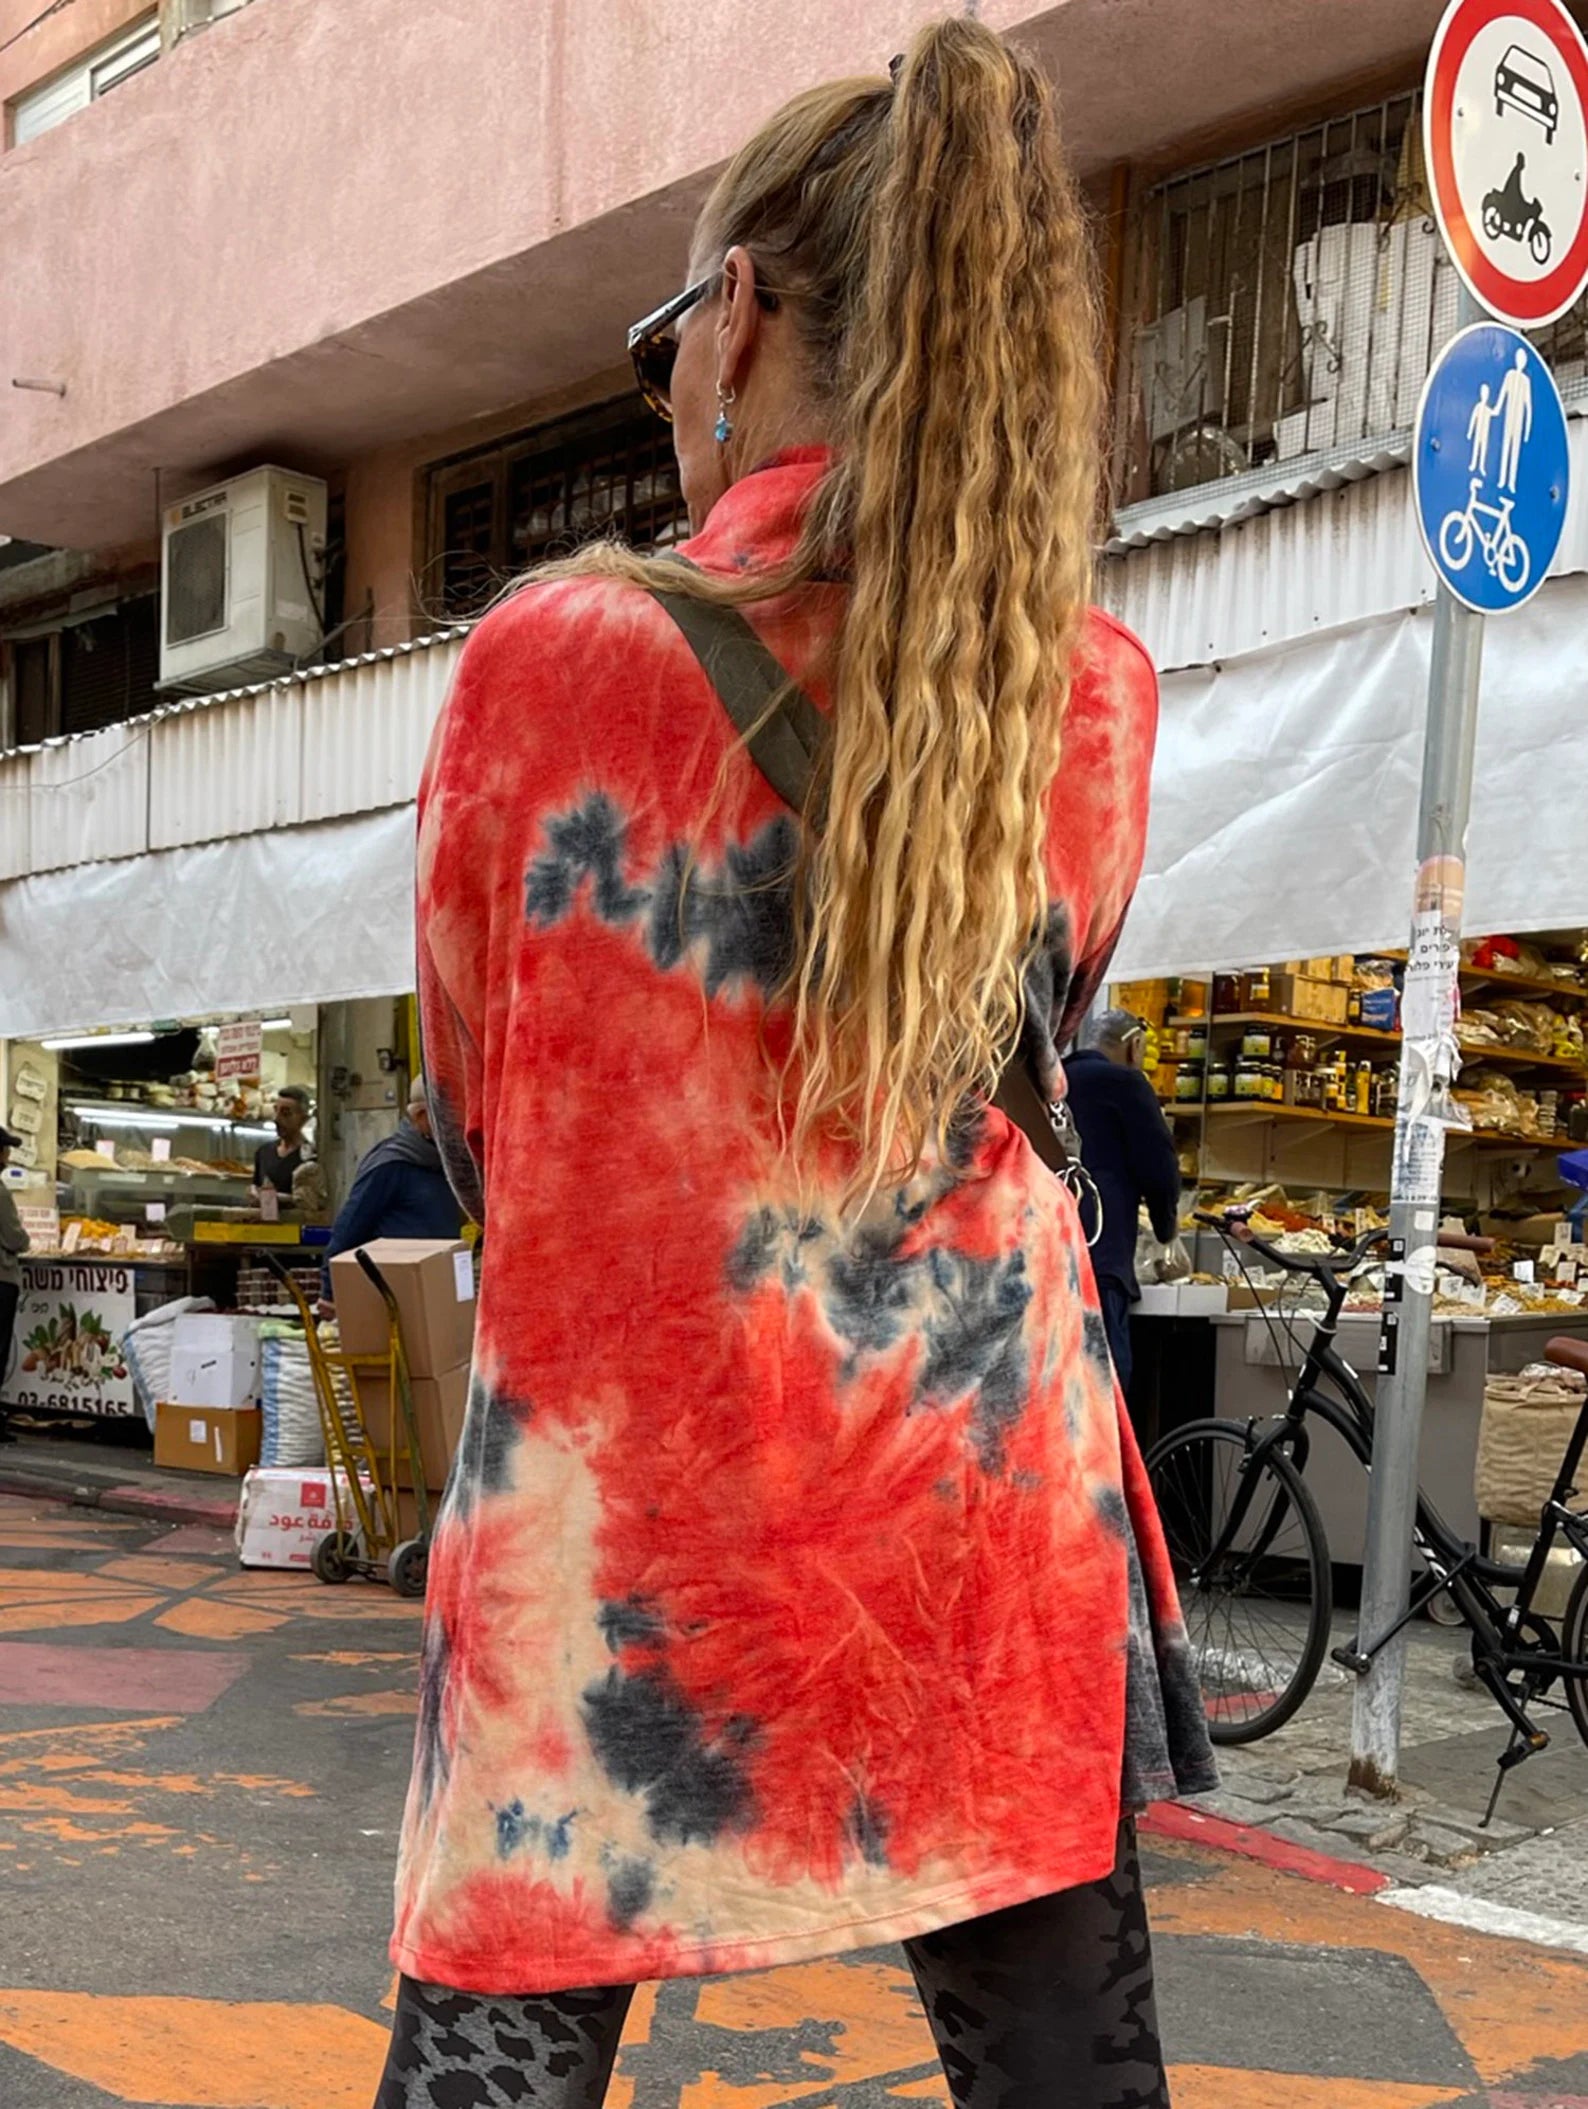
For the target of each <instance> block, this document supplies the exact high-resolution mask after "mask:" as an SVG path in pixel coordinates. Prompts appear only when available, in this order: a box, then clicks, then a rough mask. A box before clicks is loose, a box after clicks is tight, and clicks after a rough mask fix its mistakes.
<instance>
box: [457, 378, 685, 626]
mask: <svg viewBox="0 0 1588 2109" xmlns="http://www.w3.org/2000/svg"><path fill="white" fill-rule="evenodd" d="M429 514H430V549H429V561H428V564H427V567H426V574H425V575H426V581H427V589H428V590H427V592H426V594H425V597H424V612H425V614H426V616H427V617H430V618H432V619H442V620H448V621H455V620H457V619H459V618H462V617H467V616H471V615H477V614H478V613H479V612H480V610H481V609H482V608H483V607H485V606H486V605H487V604H488V603H489V602H490V600H491V599H492V598H493V596H494V595H495V594H496V593H498V592H499V591H500V590H501V588H502V587H503V586H504V585H506V584H507V583H508V582H509V581H510V580H511V579H513V578H516V577H517V576H518V575H519V574H520V573H521V572H523V571H525V570H527V569H528V568H529V567H530V566H531V565H532V564H538V563H542V562H544V561H545V560H546V559H547V558H549V557H557V556H566V555H568V554H569V553H570V552H571V551H573V550H575V549H577V548H578V547H579V546H580V544H581V543H584V542H589V541H593V540H595V539H596V538H598V537H612V538H613V539H616V540H619V541H623V542H626V543H628V544H629V545H630V546H631V547H632V548H635V549H642V550H643V549H657V548H665V547H666V546H667V545H668V544H670V543H672V542H675V541H678V540H679V539H680V538H681V537H682V536H683V534H684V533H685V532H687V528H686V515H685V511H684V502H683V496H682V493H681V492H680V490H679V487H678V468H677V464H676V463H675V461H674V459H673V447H672V440H671V438H670V437H669V435H668V432H667V430H666V427H665V426H663V425H662V424H661V423H660V422H659V421H658V419H657V418H656V417H655V415H654V414H653V413H652V412H651V411H649V410H647V409H646V407H645V405H644V404H643V403H642V402H641V400H640V398H639V397H638V396H637V395H636V396H623V397H621V398H619V399H618V400H617V401H616V402H612V403H607V404H604V405H603V406H602V407H601V408H600V409H599V410H593V411H589V412H585V413H583V414H581V415H580V416H578V417H575V418H568V419H563V420H561V421H559V422H558V423H556V424H553V425H545V426H541V427H538V428H536V429H535V430H533V431H530V432H524V433H517V434H515V435H514V436H513V437H512V438H511V439H509V440H505V441H503V442H502V443H501V444H500V445H499V446H496V447H493V448H491V449H490V450H489V451H487V452H483V453H479V454H474V455H470V456H467V457H465V458H464V459H463V460H461V461H454V462H449V463H439V464H437V466H436V467H435V468H433V469H432V470H431V472H430V507H429Z"/></svg>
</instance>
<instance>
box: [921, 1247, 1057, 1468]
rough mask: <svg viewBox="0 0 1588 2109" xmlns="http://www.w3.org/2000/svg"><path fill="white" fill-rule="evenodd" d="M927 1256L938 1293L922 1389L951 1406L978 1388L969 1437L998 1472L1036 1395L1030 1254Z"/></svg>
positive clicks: (987, 1465) (931, 1310) (928, 1397)
mask: <svg viewBox="0 0 1588 2109" xmlns="http://www.w3.org/2000/svg"><path fill="white" fill-rule="evenodd" d="M929 1258H930V1262H931V1274H932V1282H933V1287H934V1289H935V1291H936V1295H935V1297H934V1299H933V1301H932V1303H931V1305H930V1307H929V1309H928V1313H927V1317H926V1323H925V1327H924V1332H925V1339H926V1361H925V1364H924V1367H923V1368H922V1371H921V1379H920V1394H921V1397H922V1399H923V1400H925V1401H926V1402H928V1403H929V1404H942V1405H951V1404H952V1403H953V1402H954V1401H955V1400H956V1399H961V1398H963V1397H964V1396H965V1394H966V1393H967V1392H970V1391H974V1392H975V1394H976V1404H975V1406H974V1408H973V1410H972V1414H971V1440H972V1442H973V1443H974V1444H975V1447H976V1455H977V1458H978V1460H979V1461H980V1464H981V1467H982V1470H983V1471H984V1472H987V1473H989V1474H997V1473H1000V1472H1002V1470H1003V1469H1004V1451H1005V1445H1006V1442H1007V1439H1008V1436H1009V1434H1010V1431H1011V1430H1012V1429H1013V1428H1014V1427H1015V1426H1016V1425H1017V1423H1018V1422H1019V1420H1020V1417H1021V1415H1022V1414H1023V1413H1024V1412H1025V1409H1026V1403H1027V1401H1028V1399H1029V1398H1030V1396H1031V1362H1030V1356H1029V1353H1028V1350H1027V1344H1026V1313H1027V1311H1028V1309H1029V1307H1030V1304H1031V1283H1030V1280H1029V1279H1028V1277H1027V1274H1026V1258H1025V1254H1024V1253H1023V1252H1020V1251H1016V1252H1013V1253H1009V1254H1007V1255H1006V1256H1005V1257H1003V1258H1001V1259H987V1260H982V1259H972V1258H968V1257H967V1256H966V1255H965V1254H963V1253H958V1252H948V1251H944V1250H942V1249H941V1248H939V1249H937V1250H935V1251H934V1252H932V1253H931V1254H930V1255H929Z"/></svg>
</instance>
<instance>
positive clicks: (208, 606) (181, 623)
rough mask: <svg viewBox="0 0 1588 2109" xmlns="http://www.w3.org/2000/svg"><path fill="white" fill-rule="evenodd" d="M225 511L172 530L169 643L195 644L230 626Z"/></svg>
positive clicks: (167, 612)
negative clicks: (227, 602)
mask: <svg viewBox="0 0 1588 2109" xmlns="http://www.w3.org/2000/svg"><path fill="white" fill-rule="evenodd" d="M229 519H230V515H229V514H228V513H227V512H226V511H225V509H224V508H223V509H222V510H221V511H219V512H213V513H205V514H203V515H202V516H201V517H200V518H199V519H197V520H189V521H188V522H187V523H186V525H185V526H182V527H178V528H175V529H173V530H172V533H171V535H170V537H169V539H168V542H167V546H166V607H165V641H166V643H167V644H168V645H172V644H190V643H191V642H192V641H193V639H194V638H195V637H208V636H210V635H211V634H212V633H213V632H214V631H216V630H224V629H225V627H226V539H227V533H228V522H229Z"/></svg>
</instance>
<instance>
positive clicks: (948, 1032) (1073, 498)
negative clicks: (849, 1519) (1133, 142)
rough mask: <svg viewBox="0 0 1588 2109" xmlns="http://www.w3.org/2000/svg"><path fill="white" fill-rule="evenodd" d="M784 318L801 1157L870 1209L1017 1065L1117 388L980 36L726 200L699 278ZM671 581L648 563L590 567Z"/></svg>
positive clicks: (855, 94)
mask: <svg viewBox="0 0 1588 2109" xmlns="http://www.w3.org/2000/svg"><path fill="white" fill-rule="evenodd" d="M736 243H742V244H743V245H744V246H745V247H746V248H747V249H748V250H749V251H750V253H751V255H752V256H753V257H754V259H755V263H756V268H757V272H758V274H760V275H762V276H764V278H765V280H766V281H767V283H769V284H770V285H771V286H773V287H774V288H775V289H776V290H777V291H778V293H779V295H780V296H781V297H783V298H784V299H786V300H787V302H788V304H789V307H790V310H791V312H792V313H793V315H794V316H795V317H796V319H797V321H798V324H799V327H800V330H801V332H802V337H803V343H804V349H805V352H806V357H807V364H808V368H809V372H810V375H811V378H812V383H813V386H814V387H815V389H816V390H817V392H818V394H819V395H820V396H821V398H822V399H823V408H824V410H825V412H826V415H827V418H828V421H829V424H830V427H831V430H832V432H833V437H834V460H833V466H832V468H831V470H830V471H829V473H828V474H827V476H826V477H825V478H824V480H823V483H822V485H821V487H820V489H819V491H818V493H817V496H816V499H815V502H814V504H813V506H812V509H811V511H810V514H809V516H808V519H807V522H806V525H805V530H804V534H803V536H802V539H801V542H800V545H799V547H798V549H797V550H796V552H795V554H794V556H793V558H792V560H791V562H790V564H789V565H788V566H787V567H786V568H785V569H783V570H781V571H780V572H779V573H778V574H777V576H776V578H775V579H768V578H766V577H762V578H759V579H749V580H744V579H736V580H732V581H724V580H711V579H708V578H706V577H705V576H704V575H702V574H694V575H692V576H691V575H686V577H687V578H688V584H687V586H686V585H685V580H684V579H683V578H681V577H680V575H679V573H678V571H677V570H676V568H671V569H669V570H668V571H667V573H666V581H667V584H668V585H669V586H670V587H671V588H672V590H674V591H677V590H679V589H680V587H681V586H684V588H685V590H689V591H693V592H696V593H698V594H699V595H700V596H701V597H703V598H707V599H712V600H719V601H741V602H742V601H746V600H752V599H755V598H760V597H763V596H765V595H767V594H769V593H771V592H785V591H788V590H789V589H790V588H797V587H798V586H800V585H801V584H803V583H805V582H807V581H809V580H812V579H816V578H831V577H833V576H835V575H845V576H847V577H848V578H849V579H850V580H851V581H852V591H851V594H850V596H849V599H848V603H847V607H846V611H845V613H844V616H843V618H842V623H841V626H840V630H839V634H838V637H837V639H836V641H835V646H834V656H833V660H832V666H831V676H832V693H833V717H832V738H831V745H830V752H829V754H828V756H827V758H826V766H825V769H824V772H823V780H822V783H821V793H822V796H823V798H824V801H825V821H824V825H823V828H822V832H821V838H820V840H819V841H808V842H807V845H806V856H805V870H804V874H803V883H802V885H801V886H800V887H799V888H798V889H797V894H798V908H797V915H798V919H799V920H798V931H797V940H798V941H797V944H796V948H795V967H794V972H793V977H792V981H791V987H790V991H789V993H790V996H791V999H792V1003H793V1010H794V1039H793V1053H792V1056H791V1058H790V1066H789V1078H790V1081H791V1084H792V1088H793V1092H794V1111H793V1121H792V1135H791V1143H792V1150H793V1155H794V1157H795V1160H796V1162H808V1161H809V1154H808V1153H809V1152H810V1151H812V1150H813V1149H814V1148H815V1147H816V1145H817V1142H818V1139H819V1138H825V1137H828V1136H831V1135H833V1134H835V1133H836V1134H838V1135H839V1136H842V1137H844V1138H846V1139H847V1140H848V1142H849V1143H850V1144H851V1145H852V1147H853V1150H854V1153H855V1174H854V1178H853V1181H852V1194H853V1195H855V1196H857V1197H861V1198H864V1197H866V1196H869V1195H870V1194H872V1193H874V1192H875V1191H876V1190H877V1189H878V1187H879V1186H881V1185H884V1184H896V1183H899V1182H901V1181H902V1180H904V1179H905V1178H906V1177H908V1176H910V1175H911V1174H912V1173H913V1172H914V1171H916V1170H917V1169H919V1167H920V1165H921V1162H922V1159H923V1156H924V1155H925V1153H926V1152H927V1151H928V1150H929V1149H930V1148H932V1147H933V1146H934V1145H935V1147H936V1148H937V1150H939V1151H945V1150H946V1148H947V1145H948V1139H949V1134H950V1130H951V1128H952V1126H953V1124H954V1121H955V1116H956V1115H957V1114H958V1113H959V1112H960V1111H961V1109H962V1107H963V1106H964V1104H965V1101H966V1100H967V1098H968V1097H970V1095H971V1094H974V1093H981V1092H985V1091H988V1090H990V1088H991V1086H992V1084H993V1083H994V1081H995V1080H996V1077H997V1074H998V1071H999V1068H1000V1066H1001V1059H1002V1056H1003V1054H1004V1052H1005V1050H1006V1049H1007V1047H1008V1046H1009V1044H1010V1042H1011V1041H1012V1040H1013V1038H1014V1034H1015V1031H1016V1028H1017V1025H1018V1021H1019V1016H1020V1009H1021V1001H1022V994H1021V968H1022V964H1023V960H1024V957H1025V955H1026V953H1027V952H1028V949H1029V947H1030V945H1031V943H1032V941H1033V938H1034V936H1035V933H1036V932H1037V931H1039V930H1040V928H1041V927H1042V924H1043V921H1044V917H1045V911H1046V907H1047V901H1046V887H1045V880H1044V864H1043V845H1044V840H1045V837H1046V833H1047V826H1048V799H1049V794H1050V792H1051V790H1052V786H1053V781H1054V778H1055V775H1056V772H1057V770H1058V766H1059V749H1060V737H1061V730H1062V722H1063V714H1064V704H1065V699H1066V695H1067V691H1068V684H1069V668H1070V661H1071V657H1072V654H1073V652H1074V650H1075V647H1076V643H1077V639H1078V636H1079V629H1080V623H1081V618H1082V614H1083V611H1084V609H1085V607H1086V603H1087V600H1088V597H1089V593H1090V586H1091V546H1092V536H1093V530H1094V525H1095V507H1096V499H1097V479H1098V459H1099V445H1100V420H1101V412H1102V396H1101V383H1100V379H1099V372H1098V363H1097V338H1098V327H1097V308H1096V301H1095V296H1094V290H1093V281H1092V263H1091V253H1090V246H1089V241H1088V236H1087V232H1086V228H1085V224H1084V220H1083V216H1082V212H1081V209H1080V205H1079V202H1078V199H1077V195H1076V192H1075V188H1074V185H1073V182H1072V180H1071V177H1070V175H1069V172H1068V170H1067V167H1066V165H1065V161H1064V157H1063V153H1062V150H1061V147H1060V143H1059V135H1058V125H1057V120H1056V115H1055V110H1054V102H1053V95H1052V90H1051V87H1050V85H1049V83H1048V82H1047V80H1046V78H1045V77H1044V75H1043V74H1042V73H1041V71H1040V70H1039V69H1038V68H1037V67H1036V66H1035V65H1034V64H1032V63H1031V62H1030V61H1029V60H1027V59H1025V58H1023V57H1022V56H1021V55H1020V54H1018V53H1017V52H1015V51H1013V50H1011V49H1010V48H1009V47H1008V46H1006V45H1005V44H1003V43H1002V42H1001V41H1000V40H999V39H998V38H996V37H995V36H993V35H992V34H991V33H990V32H989V31H988V30H986V29H984V28H982V27H980V26H979V25H977V24H975V23H972V22H968V21H964V20H950V21H944V22H940V23H937V24H935V25H933V26H931V27H929V28H926V29H924V30H922V31H921V32H920V34H919V35H918V36H917V37H916V39H915V41H914V43H913V44H912V46H911V47H910V50H909V52H908V54H907V55H906V57H905V58H904V60H903V62H902V64H900V65H898V66H897V68H896V77H895V79H894V80H893V82H891V83H889V82H887V81H882V82H878V81H846V82H839V83H836V84H834V85H832V86H829V87H825V88H819V89H814V90H811V91H809V92H808V93H807V94H805V95H802V96H799V97H797V98H796V99H795V100H794V101H793V102H792V103H790V104H789V105H787V107H786V108H785V109H783V110H782V111H780V112H779V113H778V115H777V116H775V117H774V118H772V119H771V121H770V122H769V123H768V124H767V125H766V126H764V127H763V129H762V130H761V132H760V133H758V134H757V135H756V137H755V138H754V139H752V140H751V141H750V142H749V144H748V145H747V146H746V147H744V148H743V149H742V150H741V152H740V153H739V155H738V156H737V157H736V158H735V160H734V161H733V162H732V163H731V164H730V165H729V167H728V169H727V170H726V172H725V173H724V175H723V176H722V177H721V178H720V180H719V182H718V184H717V186H716V188H715V190H714V191H713V193H712V195H711V198H710V199H709V200H708V202H707V204H706V207H705V210H704V211H703V213H702V215H701V220H700V226H699V229H698V231H697V239H696V254H697V256H702V255H715V256H717V257H719V258H720V257H721V256H722V255H723V254H724V253H725V252H726V250H727V249H728V248H730V247H731V246H733V245H734V244H736ZM574 562H575V565H576V566H578V567H579V568H592V567H599V568H603V569H608V570H620V571H623V572H625V573H627V574H628V575H631V576H635V577H639V578H642V579H643V580H645V581H646V582H647V583H651V582H659V579H658V575H657V573H656V572H655V571H654V570H653V568H652V566H651V565H650V564H649V563H647V562H646V561H645V560H643V559H637V558H634V557H632V556H628V555H623V556H621V557H620V556H617V555H616V554H615V553H614V552H612V551H610V550H609V551H605V552H602V553H601V554H599V555H597V554H593V553H592V554H590V555H587V556H586V557H584V558H582V559H576V560H574Z"/></svg>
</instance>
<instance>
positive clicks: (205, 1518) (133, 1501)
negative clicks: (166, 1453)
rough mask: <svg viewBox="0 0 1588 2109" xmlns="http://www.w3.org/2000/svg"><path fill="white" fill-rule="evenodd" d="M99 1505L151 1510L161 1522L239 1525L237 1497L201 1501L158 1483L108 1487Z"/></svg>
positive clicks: (127, 1512)
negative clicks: (163, 1487)
mask: <svg viewBox="0 0 1588 2109" xmlns="http://www.w3.org/2000/svg"><path fill="white" fill-rule="evenodd" d="M99 1506H100V1507H101V1508H102V1509H110V1510H111V1511H112V1512H113V1513H116V1514H120V1515H124V1516H138V1515H143V1514H145V1513H147V1512H150V1511H152V1512H153V1513H154V1514H155V1515H156V1516H158V1517H159V1519H160V1521H161V1522H162V1523H213V1524H214V1525H215V1527H216V1529H217V1530H235V1529H236V1528H237V1504H236V1502H235V1501H200V1500H199V1499H198V1498H197V1496H192V1497H189V1496H188V1495H186V1494H167V1493H165V1492H164V1491H163V1490H162V1489H159V1488H155V1487H138V1486H131V1487H106V1489H105V1491H104V1493H103V1494H101V1495H100V1497H99Z"/></svg>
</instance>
